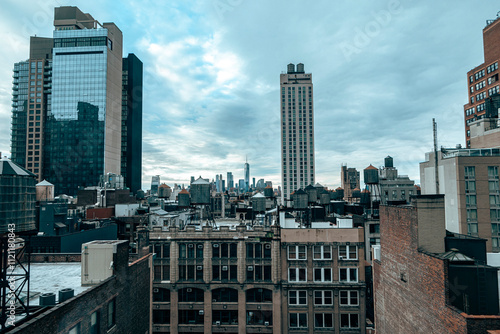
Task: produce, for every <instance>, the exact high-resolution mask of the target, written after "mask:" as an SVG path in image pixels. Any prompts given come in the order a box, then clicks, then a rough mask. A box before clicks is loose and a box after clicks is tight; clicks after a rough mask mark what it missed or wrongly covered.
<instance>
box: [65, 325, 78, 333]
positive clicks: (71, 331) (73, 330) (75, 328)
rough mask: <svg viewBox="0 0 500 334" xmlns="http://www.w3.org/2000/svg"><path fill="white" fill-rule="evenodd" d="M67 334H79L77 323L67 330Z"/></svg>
mask: <svg viewBox="0 0 500 334" xmlns="http://www.w3.org/2000/svg"><path fill="white" fill-rule="evenodd" d="M68 334H80V323H78V324H76V325H75V326H73V327H71V329H70V330H69V332H68Z"/></svg>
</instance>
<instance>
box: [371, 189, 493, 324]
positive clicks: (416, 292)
mask: <svg viewBox="0 0 500 334" xmlns="http://www.w3.org/2000/svg"><path fill="white" fill-rule="evenodd" d="M444 223H445V222H444V196H443V195H427V196H419V197H417V198H416V199H415V202H413V203H412V206H399V207H395V206H382V207H381V208H380V235H381V257H380V259H379V260H375V261H374V263H373V271H374V295H375V328H376V330H377V332H378V333H484V332H485V330H487V329H498V328H500V316H498V315H477V314H473V313H472V312H470V313H471V314H467V313H465V312H464V311H463V310H462V309H459V308H457V307H456V306H452V303H453V304H454V305H458V306H460V301H462V300H467V298H463V297H465V295H466V293H465V292H464V291H466V290H467V289H469V288H474V287H473V286H472V285H470V286H464V283H463V282H464V281H463V280H464V279H472V281H474V282H475V284H476V286H475V289H474V292H473V293H472V294H470V295H469V297H470V300H471V304H472V301H473V300H476V301H477V299H478V298H479V297H478V295H480V289H481V287H484V286H489V287H493V288H494V289H496V295H493V294H491V295H490V296H487V297H491V298H492V299H493V300H494V302H493V303H490V304H489V305H488V304H487V311H486V314H488V313H490V314H491V313H495V312H496V314H498V289H497V285H498V282H497V283H496V284H495V283H493V282H491V281H488V282H487V283H485V284H480V283H478V282H480V280H481V279H482V278H481V277H480V276H479V275H477V274H476V276H474V274H471V275H464V274H461V273H460V270H457V269H459V268H462V270H461V272H462V273H463V272H465V271H466V270H465V269H463V268H464V266H465V265H466V262H460V261H458V262H455V260H456V259H455V260H452V259H450V257H449V255H450V252H446V246H445V238H446V231H445V228H444ZM483 242H484V240H483ZM464 249H466V248H465V247H464ZM456 251H457V250H455V249H454V250H453V252H454V253H457V252H456ZM484 253H485V252H484ZM455 255H459V254H458V253H457V254H455ZM483 255H484V257H486V254H483ZM459 257H461V259H465V260H467V261H470V260H472V263H471V264H469V268H470V269H477V272H479V271H480V270H481V268H483V269H488V270H490V271H491V270H493V271H495V269H493V268H491V267H487V266H481V265H478V264H477V263H475V261H474V260H473V259H471V258H469V257H467V256H464V255H460V256H459ZM457 272H458V274H457ZM452 276H453V277H452ZM493 276H494V278H495V279H496V272H494V275H493ZM455 279H456V280H455ZM495 285H496V286H495ZM457 297H458V298H457ZM480 302H482V301H480ZM462 306H464V305H462ZM495 306H496V309H495ZM464 308H465V307H464Z"/></svg>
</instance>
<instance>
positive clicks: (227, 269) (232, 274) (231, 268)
mask: <svg viewBox="0 0 500 334" xmlns="http://www.w3.org/2000/svg"><path fill="white" fill-rule="evenodd" d="M237 268H238V266H237V265H214V266H212V280H214V281H225V280H228V281H235V280H237V279H238V276H237Z"/></svg>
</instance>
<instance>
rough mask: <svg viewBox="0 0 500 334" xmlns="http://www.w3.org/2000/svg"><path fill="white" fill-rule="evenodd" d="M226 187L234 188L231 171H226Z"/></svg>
mask: <svg viewBox="0 0 500 334" xmlns="http://www.w3.org/2000/svg"><path fill="white" fill-rule="evenodd" d="M227 188H228V189H231V188H234V178H233V173H232V172H227Z"/></svg>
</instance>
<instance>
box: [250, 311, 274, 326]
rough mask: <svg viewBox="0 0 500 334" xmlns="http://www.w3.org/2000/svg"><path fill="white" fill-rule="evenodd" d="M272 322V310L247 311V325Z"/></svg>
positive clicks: (269, 324) (270, 323) (268, 324)
mask: <svg viewBox="0 0 500 334" xmlns="http://www.w3.org/2000/svg"><path fill="white" fill-rule="evenodd" d="M272 324H273V312H272V311H247V325H265V326H271V325H272Z"/></svg>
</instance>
